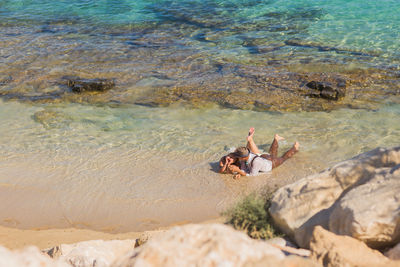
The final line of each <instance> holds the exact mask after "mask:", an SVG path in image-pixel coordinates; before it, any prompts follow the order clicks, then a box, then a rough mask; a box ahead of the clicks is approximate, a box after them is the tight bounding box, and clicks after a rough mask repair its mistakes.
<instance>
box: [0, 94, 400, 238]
mask: <svg viewBox="0 0 400 267" xmlns="http://www.w3.org/2000/svg"><path fill="white" fill-rule="evenodd" d="M38 114H53V115H54V114H55V115H54V116H53V117H50V119H47V120H38V118H39V116H38ZM399 115H400V105H398V104H396V105H388V106H384V107H382V108H381V109H379V110H376V111H366V110H347V109H342V110H337V111H333V112H330V113H324V112H314V113H306V112H304V113H283V114H278V113H262V112H253V111H238V110H228V109H220V108H217V107H210V108H207V109H186V108H182V107H169V108H147V107H143V106H135V105H133V106H126V107H120V108H111V107H107V106H103V107H99V106H97V107H96V106H89V105H78V104H64V105H43V106H31V105H26V104H21V103H18V102H1V104H0V120H1V121H2V131H1V135H0V139H1V142H0V143H1V151H2V155H1V161H0V162H1V163H0V164H1V166H0V178H1V182H0V190H1V194H0V201H1V203H3V205H2V207H1V209H2V210H1V211H0V214H1V218H0V219H1V223H2V224H5V225H9V226H16V227H28V228H29V227H38V228H46V227H71V226H75V227H89V228H94V229H98V230H107V231H128V230H144V229H151V228H156V227H159V226H162V225H168V224H171V223H176V222H179V221H188V220H189V221H199V220H204V219H207V218H212V217H215V216H218V213H219V212H221V211H222V210H223V209H225V208H226V207H227V206H228V205H230V204H231V203H232V201H234V200H235V199H237V197H238V196H240V195H241V194H243V193H246V192H250V191H253V190H259V189H260V188H263V187H265V186H270V187H274V186H279V185H282V184H285V183H288V182H290V181H294V180H296V179H299V178H301V177H303V176H305V175H308V174H311V173H315V172H318V171H321V170H322V169H324V168H326V167H328V166H331V165H332V164H334V163H336V162H338V161H341V160H344V159H347V158H350V157H352V156H354V155H357V154H359V153H361V152H364V151H367V150H370V149H373V148H375V147H378V146H385V147H390V146H396V145H399V136H400V116H399ZM40 122H42V123H40ZM252 126H253V127H255V128H256V134H255V141H256V143H257V144H258V145H260V147H261V148H262V149H264V150H268V147H269V144H270V142H271V139H272V137H273V134H274V133H279V134H281V135H282V136H284V137H285V138H286V140H285V141H283V142H282V143H281V150H280V151H281V152H283V151H284V150H286V149H288V148H289V147H290V146H291V145H292V143H293V142H294V141H295V140H298V141H299V142H300V143H301V153H299V154H297V155H296V156H295V157H294V158H293V159H291V160H289V161H288V162H287V163H285V165H283V166H282V167H280V168H278V169H277V170H275V171H273V172H272V173H270V174H267V175H262V176H258V177H251V178H243V179H241V180H239V181H235V180H233V179H232V178H231V177H230V176H229V175H219V174H217V173H216V172H215V162H216V161H218V159H219V157H220V156H222V155H223V154H224V153H226V151H227V150H229V149H230V148H233V147H235V146H239V145H245V136H246V135H247V130H248V128H249V127H252Z"/></svg>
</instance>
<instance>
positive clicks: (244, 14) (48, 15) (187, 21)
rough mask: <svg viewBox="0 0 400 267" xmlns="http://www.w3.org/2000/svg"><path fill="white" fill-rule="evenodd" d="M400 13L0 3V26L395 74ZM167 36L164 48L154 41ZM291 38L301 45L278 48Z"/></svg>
mask: <svg viewBox="0 0 400 267" xmlns="http://www.w3.org/2000/svg"><path fill="white" fill-rule="evenodd" d="M399 14H400V5H399V3H398V2H397V1H394V0H393V1H389V0H384V1H378V2H377V1H362V0H356V1H344V0H335V1H315V0H312V1H311V0H302V1H273V0H269V1H255V0H251V1H234V0H230V1H228V0H207V1H201V0H190V1H188V0H181V1H171V0H168V1H167V0H164V1H161V0H159V1H154V0H152V1H144V0H142V1H128V0H124V1H108V0H103V1H95V0H91V1H80V0H72V1H50V0H48V1H23V0H16V1H4V0H3V1H0V25H2V26H3V27H13V26H21V27H23V26H25V27H28V28H30V29H35V30H37V27H39V28H40V29H41V32H42V34H49V33H50V34H55V35H57V36H59V37H62V36H64V38H74V36H72V35H74V34H75V38H74V39H75V40H77V39H78V40H77V41H79V39H80V41H82V42H84V40H82V38H88V39H90V41H91V42H94V43H95V44H96V43H98V45H99V46H101V45H102V44H103V43H104V42H105V41H108V42H109V43H110V45H112V41H115V40H118V41H121V42H124V44H125V45H128V46H131V47H135V46H145V47H146V46H167V45H172V46H173V48H174V49H175V50H179V49H182V50H184V49H188V48H191V49H203V50H206V51H207V52H208V53H209V56H210V57H215V58H220V57H246V56H247V55H246V54H248V53H250V54H258V55H259V56H260V55H261V56H262V55H263V54H268V53H272V54H279V55H280V56H282V57H288V56H291V57H293V56H294V57H306V56H305V53H306V54H309V53H313V56H314V57H317V58H319V60H322V59H324V60H332V61H334V60H338V61H340V62H342V63H343V62H354V61H357V60H358V61H362V62H368V63H369V64H372V65H374V66H380V67H383V68H388V67H391V68H396V69H398V63H399V62H398V60H399V56H400V54H399V46H400V44H399V42H398V39H399V37H400V36H399V34H400V26H399V25H400V15H399ZM2 30H4V29H2ZM9 34H12V33H9ZM143 35H148V37H149V39H150V38H151V39H150V40H148V43H146V42H143V40H141V41H135V40H137V39H138V38H139V37H142V36H143ZM6 36H7V35H6ZM85 36H86V37H85ZM93 37H94V38H93ZM168 38H171V39H172V40H170V41H171V42H168V43H167V44H166V43H160V40H162V39H168ZM294 39H295V40H301V43H302V44H303V45H299V46H291V45H287V43H286V44H285V42H287V41H289V40H294ZM310 44H312V46H309V45H310ZM321 46H322V47H325V48H326V47H328V48H329V49H328V50H327V49H322V50H321ZM247 57H248V56H247ZM332 58H334V59H332ZM354 58H356V59H357V60H354Z"/></svg>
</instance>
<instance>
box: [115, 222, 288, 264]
mask: <svg viewBox="0 0 400 267" xmlns="http://www.w3.org/2000/svg"><path fill="white" fill-rule="evenodd" d="M264 258H268V259H270V260H271V262H280V261H282V260H284V258H285V256H284V253H283V252H282V251H280V250H279V249H278V248H275V247H273V246H271V245H268V244H267V243H265V242H263V241H257V240H253V239H250V238H249V237H248V236H247V235H246V234H244V233H242V232H238V231H235V230H233V229H232V228H230V227H228V226H225V225H220V224H206V225H185V226H181V227H175V228H173V229H171V230H169V231H167V232H165V233H164V234H162V235H158V236H156V237H154V238H153V239H151V240H149V241H148V242H147V243H146V244H144V245H143V246H141V247H139V248H137V249H135V250H134V251H132V252H131V253H130V254H128V255H126V256H125V257H124V258H123V259H120V260H118V261H117V262H115V263H114V264H113V266H115V267H117V266H118V267H125V266H135V265H138V266H219V265H225V266H245V264H246V263H248V262H250V261H253V262H256V261H258V260H262V259H264Z"/></svg>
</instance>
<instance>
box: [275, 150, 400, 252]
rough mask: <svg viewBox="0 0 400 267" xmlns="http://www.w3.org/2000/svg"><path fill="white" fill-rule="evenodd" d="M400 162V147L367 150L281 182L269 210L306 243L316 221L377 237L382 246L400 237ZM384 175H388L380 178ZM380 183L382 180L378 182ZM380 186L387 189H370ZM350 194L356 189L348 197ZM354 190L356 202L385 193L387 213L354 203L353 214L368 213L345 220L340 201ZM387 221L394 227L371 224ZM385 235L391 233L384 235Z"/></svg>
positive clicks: (282, 226) (357, 235)
mask: <svg viewBox="0 0 400 267" xmlns="http://www.w3.org/2000/svg"><path fill="white" fill-rule="evenodd" d="M398 164H400V147H396V148H391V149H384V148H377V149H374V150H372V151H369V152H366V153H363V154H361V155H358V156H356V157H354V158H352V159H350V160H346V161H344V162H341V163H339V164H337V165H335V166H334V167H332V168H329V169H327V170H325V171H323V172H321V173H319V174H316V175H312V176H309V177H306V178H304V179H301V180H299V181H297V182H295V183H293V184H290V185H287V186H285V187H282V188H280V189H279V190H278V191H277V192H276V193H275V195H274V197H273V198H272V201H271V207H270V209H269V212H270V214H271V216H272V218H273V220H274V222H275V224H276V225H277V226H278V228H280V229H281V230H282V231H283V232H285V233H286V234H287V235H288V236H290V237H292V238H293V239H294V240H295V241H296V242H297V243H298V244H299V245H300V246H301V247H307V246H308V243H309V239H310V237H311V234H312V231H313V229H314V227H315V226H316V225H321V226H323V227H324V228H326V229H330V227H332V231H334V232H335V231H338V232H339V233H340V232H342V233H344V234H347V235H351V236H353V237H355V238H361V237H362V236H364V237H366V238H365V239H364V240H365V241H366V240H367V239H368V240H371V242H370V243H371V244H375V242H376V241H377V240H381V241H382V242H381V241H379V246H385V245H390V244H393V242H396V241H398V239H399V238H400V236H399V229H400V220H399V219H398V218H399V214H398V213H399V210H400V205H399V202H398V192H399V190H398V189H397V191H396V188H398V185H399V183H400V177H399V173H398V171H397V169H398V168H399V166H396V165H398ZM382 175H383V176H382ZM380 176H382V177H381V178H380ZM374 181H375V182H374ZM368 183H371V184H370V185H366V186H365V187H360V189H359V190H361V191H362V193H361V194H362V195H359V194H357V193H352V194H350V192H351V191H352V190H355V188H357V187H359V186H361V185H364V184H368ZM374 183H376V185H373V184H374ZM382 183H383V184H386V183H387V184H388V185H387V186H383V185H381V184H382ZM389 184H390V185H389ZM378 187H379V188H381V189H380V190H378V191H372V192H371V191H370V190H372V189H373V188H378ZM383 192H384V193H383ZM347 194H350V195H349V197H348V198H345V196H346V195H347ZM366 194H367V195H366ZM375 194H376V195H375ZM352 196H354V197H358V200H357V201H355V200H351V203H362V202H363V201H366V200H365V199H366V198H369V199H370V200H368V201H373V200H374V199H379V200H380V201H381V203H380V204H379V208H380V209H382V207H383V206H384V207H385V208H384V210H385V211H386V212H387V213H385V214H383V213H382V212H381V211H379V208H377V210H376V211H375V212H373V213H374V214H375V215H376V216H375V217H367V216H370V215H371V214H372V213H368V209H366V206H363V205H361V204H360V205H353V204H352V208H353V211H352V212H353V214H356V213H357V214H359V216H358V217H357V218H361V217H363V218H364V219H363V220H361V219H356V218H354V217H352V216H351V215H349V216H347V217H346V220H343V217H341V216H342V215H340V212H339V210H340V204H335V203H336V202H337V201H340V200H341V199H343V203H347V204H348V205H350V204H349V203H350V199H351V198H352ZM347 199H348V200H347ZM338 203H339V202H338ZM369 203H371V202H369ZM347 204H346V205H347ZM343 207H344V206H343ZM371 207H378V206H371ZM335 208H336V211H335V213H333V215H332V223H331V224H330V217H331V214H332V211H333V210H334V209H335ZM355 210H357V211H355ZM390 211H393V212H390ZM382 216H385V218H382ZM334 221H336V222H337V223H335V222H334ZM383 221H384V222H387V223H388V224H391V226H390V229H389V228H387V227H386V226H384V227H381V228H380V229H379V227H378V228H377V227H366V225H367V224H368V225H369V224H371V225H372V224H374V222H375V225H376V226H378V225H379V224H380V222H383ZM360 223H362V224H363V225H360V226H359V227H358V226H357V225H359V224H360ZM344 224H346V225H347V226H345V225H344ZM344 229H346V230H344ZM377 229H379V230H377ZM395 229H397V230H395ZM345 231H346V232H345ZM357 231H359V232H357ZM365 231H366V232H365ZM372 236H374V238H372ZM382 236H385V237H384V238H382ZM371 238H372V239H371ZM376 244H377V243H376Z"/></svg>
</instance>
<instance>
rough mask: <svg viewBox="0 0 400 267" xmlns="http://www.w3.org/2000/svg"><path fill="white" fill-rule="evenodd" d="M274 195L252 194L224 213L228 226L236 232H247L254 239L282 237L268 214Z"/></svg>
mask: <svg viewBox="0 0 400 267" xmlns="http://www.w3.org/2000/svg"><path fill="white" fill-rule="evenodd" d="M271 197H272V193H267V194H265V196H257V195H256V194H250V195H248V196H247V197H245V198H244V199H243V200H242V201H240V202H239V203H237V204H236V205H235V206H233V207H232V208H230V209H229V210H227V211H226V212H224V213H223V215H224V216H226V217H227V222H226V223H227V224H230V225H232V226H233V227H234V228H235V229H236V230H240V231H245V232H247V234H248V235H249V236H250V237H251V238H254V239H270V238H274V237H278V236H282V234H280V233H279V232H278V231H277V230H276V229H275V228H274V227H273V225H272V219H271V218H270V216H269V214H268V208H269V206H270V200H271Z"/></svg>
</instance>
